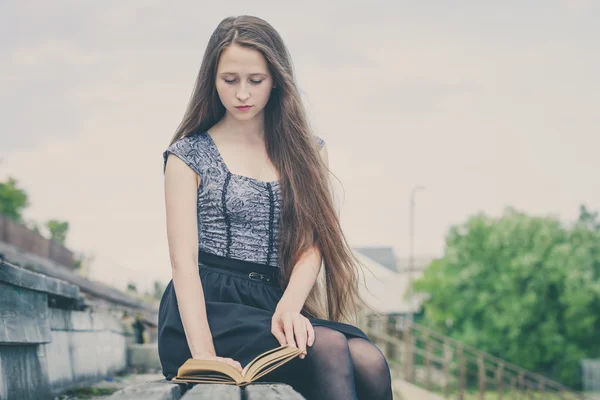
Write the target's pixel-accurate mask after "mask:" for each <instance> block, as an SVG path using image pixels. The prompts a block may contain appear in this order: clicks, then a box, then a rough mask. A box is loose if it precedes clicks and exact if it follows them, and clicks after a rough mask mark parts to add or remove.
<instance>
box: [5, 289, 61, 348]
mask: <svg viewBox="0 0 600 400" xmlns="http://www.w3.org/2000/svg"><path fill="white" fill-rule="evenodd" d="M0 293H1V295H0V344H16V343H19V344H40V343H48V342H50V340H51V336H50V323H49V320H48V319H49V318H48V297H47V295H46V294H44V293H40V292H35V291H33V290H28V289H23V288H21V287H18V286H13V285H9V284H6V283H3V282H0Z"/></svg>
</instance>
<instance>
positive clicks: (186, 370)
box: [177, 358, 244, 383]
mask: <svg viewBox="0 0 600 400" xmlns="http://www.w3.org/2000/svg"><path fill="white" fill-rule="evenodd" d="M218 374H222V375H225V376H226V377H228V378H229V380H231V381H233V382H236V383H240V382H242V381H243V380H244V379H243V377H242V375H241V374H240V372H239V371H238V370H237V369H235V367H233V366H231V365H229V364H226V363H224V362H221V361H216V360H195V359H192V358H190V359H188V360H187V361H186V362H185V363H183V365H182V366H181V367H179V370H178V371H177V378H180V379H187V378H188V377H189V378H194V379H201V378H203V377H205V376H211V377H212V376H215V375H218Z"/></svg>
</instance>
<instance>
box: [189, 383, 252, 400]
mask: <svg viewBox="0 0 600 400" xmlns="http://www.w3.org/2000/svg"><path fill="white" fill-rule="evenodd" d="M241 398H242V391H241V389H240V388H239V387H237V386H235V385H214V384H206V385H202V384H197V385H194V386H193V387H192V389H190V390H189V391H188V392H187V393H186V394H185V395H184V396H183V398H182V400H211V399H222V400H240V399H241Z"/></svg>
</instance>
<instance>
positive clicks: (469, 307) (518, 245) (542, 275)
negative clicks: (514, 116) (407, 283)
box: [415, 206, 600, 387]
mask: <svg viewBox="0 0 600 400" xmlns="http://www.w3.org/2000/svg"><path fill="white" fill-rule="evenodd" d="M597 217H598V215H597V213H593V212H590V211H589V210H588V209H587V208H586V207H585V206H581V209H580V217H579V219H578V220H577V221H576V222H575V223H574V224H572V225H571V226H565V225H564V224H562V223H561V222H560V221H559V220H557V219H556V218H552V217H532V216H528V215H525V214H524V213H521V212H518V211H516V210H514V209H512V208H507V209H506V210H505V212H504V215H503V216H501V217H500V218H491V217H488V216H485V215H483V214H479V215H476V216H473V217H471V218H470V219H469V220H468V221H467V222H466V223H464V224H463V225H461V226H455V227H452V228H451V229H450V231H449V234H448V236H447V239H446V249H445V255H444V257H443V258H441V259H438V260H436V261H435V262H433V263H432V265H431V266H430V267H429V268H428V269H427V271H426V272H425V275H424V277H423V278H422V279H421V280H419V281H417V282H416V283H415V286H416V289H417V290H419V291H423V292H426V293H429V294H431V297H430V298H429V299H428V300H427V301H426V302H425V303H424V312H425V323H426V324H428V325H430V326H432V327H433V328H435V329H437V330H439V331H442V332H444V333H445V334H447V335H449V336H452V337H454V338H456V339H457V340H460V341H462V342H464V343H467V344H469V345H472V346H475V347H477V348H479V349H480V350H483V351H487V352H489V353H492V354H494V355H496V356H498V357H500V358H503V359H506V360H508V361H510V362H513V363H515V364H517V365H520V366H522V367H524V368H528V369H531V370H534V371H536V372H540V373H543V374H546V375H549V376H551V377H552V378H554V379H557V380H559V381H561V382H563V383H566V384H569V385H573V386H577V387H578V386H579V385H580V383H581V376H580V364H579V363H580V361H581V359H583V358H594V357H600V345H599V340H598V334H599V333H600V224H599V223H598V221H597Z"/></svg>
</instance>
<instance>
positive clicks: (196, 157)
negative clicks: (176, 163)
mask: <svg viewBox="0 0 600 400" xmlns="http://www.w3.org/2000/svg"><path fill="white" fill-rule="evenodd" d="M169 153H170V154H174V155H176V156H177V157H178V158H179V159H181V161H183V162H184V163H186V165H187V166H188V167H190V168H191V169H192V170H193V171H194V172H196V173H197V174H198V175H200V165H201V163H200V161H201V158H202V151H201V148H200V143H199V142H198V137H197V135H195V134H191V135H188V136H184V137H182V138H180V139H177V140H176V141H175V142H174V143H173V144H171V145H170V146H169V147H168V148H167V149H166V150H165V151H164V152H163V174H164V173H165V171H166V170H167V159H168V158H169Z"/></svg>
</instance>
